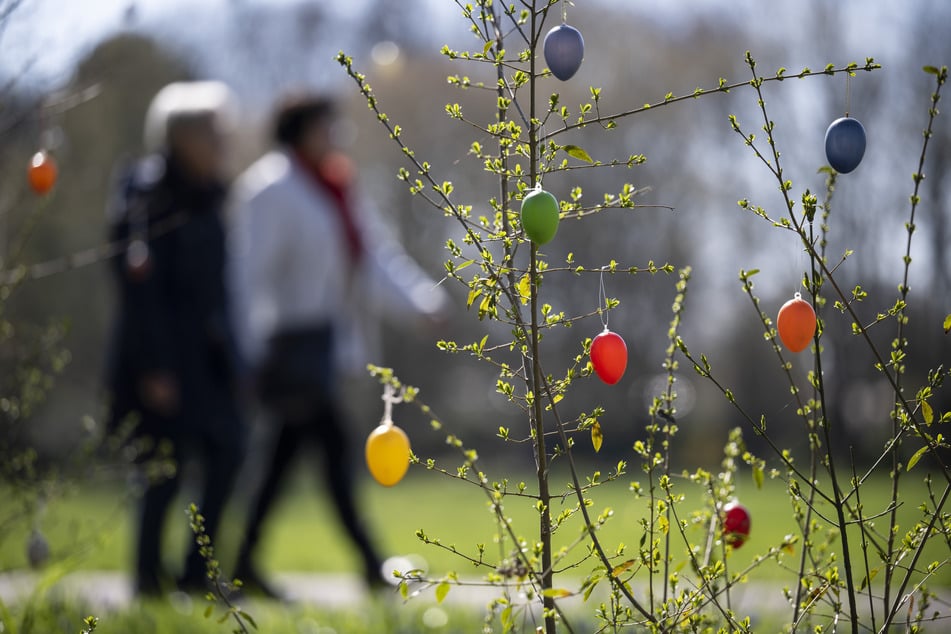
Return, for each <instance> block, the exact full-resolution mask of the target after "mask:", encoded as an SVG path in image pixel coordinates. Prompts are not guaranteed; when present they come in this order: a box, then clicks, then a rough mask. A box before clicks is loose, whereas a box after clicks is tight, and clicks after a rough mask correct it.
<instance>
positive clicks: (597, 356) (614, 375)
mask: <svg viewBox="0 0 951 634" xmlns="http://www.w3.org/2000/svg"><path fill="white" fill-rule="evenodd" d="M591 365H592V366H594V371H595V372H596V373H597V375H598V378H600V379H601V380H602V381H604V382H605V383H607V384H608V385H614V384H615V383H617V382H618V381H620V380H621V377H622V376H624V370H626V369H627V344H625V343H624V340H623V339H621V335H619V334H617V333H616V332H611V331H610V330H608V327H607V326H605V327H604V331H603V332H602V333H601V334H599V335H598V336H597V337H595V338H594V340H593V341H592V342H591Z"/></svg>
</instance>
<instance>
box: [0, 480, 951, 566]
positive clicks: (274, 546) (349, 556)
mask: <svg viewBox="0 0 951 634" xmlns="http://www.w3.org/2000/svg"><path fill="white" fill-rule="evenodd" d="M923 475H924V473H921V474H912V475H911V476H909V477H907V480H906V482H905V484H906V485H908V486H909V489H911V488H913V489H914V494H912V493H911V492H910V491H909V492H906V493H904V494H903V499H902V506H901V507H900V509H899V517H900V519H901V527H902V532H904V530H907V529H908V528H910V527H911V521H912V519H913V518H916V517H917V516H919V512H918V510H917V509H916V506H917V505H918V504H919V503H920V502H921V501H923V500H924V498H925V489H924V486H923V485H918V484H917V483H919V482H920V481H921V478H922V477H923ZM524 477H525V480H526V481H527V482H530V480H529V478H528V476H527V475H525V476H524ZM633 478H634V476H633V475H629V476H627V477H626V478H623V479H621V480H619V481H616V482H612V483H608V484H606V485H604V486H602V487H599V488H597V489H595V490H593V491H592V492H591V494H590V498H591V499H592V500H593V505H592V506H591V507H590V512H591V514H592V516H593V517H597V516H598V515H599V514H601V512H602V511H604V509H606V508H611V509H612V510H613V516H612V517H611V519H610V520H609V521H608V523H607V524H606V526H605V527H604V528H603V529H602V531H601V533H600V536H601V539H602V541H603V544H604V546H605V549H606V550H607V551H608V552H611V553H613V552H614V551H615V550H616V549H617V547H618V546H619V545H620V544H625V545H626V551H625V555H624V558H625V559H626V558H634V557H636V556H637V553H636V551H637V547H638V541H639V539H640V536H641V534H642V529H641V525H640V522H641V518H642V517H643V516H644V513H645V508H646V506H647V499H646V498H644V497H642V498H637V497H635V496H634V494H633V493H631V492H630V490H629V486H628V485H629V483H630V481H631V480H632V479H633ZM562 479H563V478H559V477H558V476H555V477H554V481H553V485H554V484H556V483H559V482H560V481H561V480H562ZM516 482H517V481H516ZM565 482H567V480H566V479H565ZM913 482H914V483H915V486H914V487H912V486H911V485H912V484H913ZM642 484H643V482H642ZM675 486H676V488H677V490H682V491H683V493H684V494H685V495H686V496H687V498H686V501H685V502H684V504H683V505H681V506H678V507H677V508H678V513H679V514H680V517H681V519H688V518H689V514H690V512H691V511H693V510H700V509H702V504H703V500H702V498H701V495H700V491H699V489H698V488H697V487H696V486H695V485H693V484H690V483H689V482H687V481H685V480H682V479H677V481H676V484H675ZM737 489H738V497H739V498H740V500H741V501H742V503H743V504H744V505H745V506H746V507H747V508H748V509H749V510H750V512H751V514H752V518H753V524H752V532H751V535H750V538H749V540H748V542H747V543H746V544H745V545H744V546H743V547H742V548H741V549H738V550H735V551H733V552H732V554H731V555H730V557H729V558H728V565H729V568H730V570H731V571H739V570H741V569H743V568H744V567H745V566H747V565H749V563H750V561H751V560H752V559H753V558H754V557H755V556H756V555H758V554H761V553H763V552H765V551H766V550H768V549H769V548H770V547H771V546H778V545H780V544H781V543H782V542H783V540H784V537H785V536H786V535H788V534H792V535H796V536H798V533H797V531H796V527H795V523H794V521H793V517H792V510H791V507H790V502H789V498H788V495H787V493H786V490H785V486H784V485H783V483H782V482H779V481H769V480H767V481H766V482H765V484H764V486H763V488H762V489H758V488H756V486H755V485H754V484H753V482H752V479H751V478H745V479H741V481H740V482H739V483H738V485H737ZM186 490H187V489H186ZM529 490H531V489H530V488H529ZM888 493H889V490H888V481H887V480H886V479H884V478H882V479H873V480H871V481H870V482H869V483H867V484H866V485H865V487H864V488H863V489H862V501H863V504H864V507H865V512H866V514H868V515H872V514H876V513H879V512H881V511H883V510H884V509H885V508H886V507H887V503H888ZM360 497H361V502H362V508H363V509H364V511H365V514H366V518H367V522H368V525H369V526H370V528H371V531H372V533H373V535H374V536H375V538H376V539H377V541H378V543H379V546H380V551H381V553H382V554H383V555H384V556H389V555H396V554H400V555H406V554H410V553H416V554H420V555H422V556H423V557H424V558H425V559H426V560H427V561H428V563H429V569H430V572H431V573H432V574H433V575H437V576H441V575H442V574H444V573H446V572H448V571H450V570H452V571H456V572H458V573H459V574H461V575H463V576H472V575H480V574H483V573H484V572H485V570H484V569H483V570H482V571H479V570H477V569H476V567H475V566H473V565H472V564H471V563H468V562H466V561H464V560H463V559H461V558H459V557H457V556H456V555H454V554H452V553H451V552H449V551H448V550H446V549H444V548H439V547H436V546H432V545H426V544H423V543H421V542H420V540H419V539H418V538H417V537H416V532H417V531H418V530H420V529H422V530H424V531H425V533H426V535H427V536H428V537H429V538H430V539H438V540H439V541H440V542H441V543H442V544H443V545H444V546H455V547H456V548H457V549H458V550H460V551H461V552H463V553H466V554H468V555H470V556H472V557H477V556H478V548H477V545H478V544H483V545H484V547H485V553H486V555H485V559H486V560H487V561H489V562H490V563H493V564H494V563H495V562H496V561H498V560H499V559H500V557H505V556H507V555H509V554H510V551H511V542H507V543H505V544H504V545H502V546H501V547H500V545H499V543H498V540H497V539H496V535H497V533H498V530H499V527H498V523H497V522H496V520H495V518H494V516H493V514H492V513H491V512H490V508H489V505H488V502H487V499H486V497H485V494H484V493H483V492H482V491H481V490H480V489H479V488H477V487H475V486H472V485H468V484H465V483H461V482H458V481H453V480H450V479H449V478H447V477H445V476H440V475H436V474H432V473H425V472H423V471H422V469H421V468H414V469H413V470H411V475H410V476H408V477H407V479H406V480H404V481H403V482H402V483H400V484H399V485H397V486H396V487H393V488H389V489H386V488H383V487H380V486H378V485H376V484H374V483H372V482H371V481H369V480H364V481H362V483H361V486H360ZM191 500H192V498H191V497H188V496H187V494H185V495H183V497H182V498H181V499H180V500H178V501H176V503H175V506H174V507H173V513H171V517H170V521H169V525H168V526H167V527H166V528H167V539H168V543H169V549H168V553H167V563H168V565H169V568H170V569H171V570H172V571H174V570H175V565H176V562H179V561H181V558H182V553H183V551H184V549H185V548H186V546H187V545H188V544H189V542H190V535H189V534H188V528H187V521H186V517H185V512H184V509H185V506H186V504H187V503H188V502H190V501H191ZM243 502H246V500H245V499H243V498H242V496H241V495H240V493H239V494H238V495H237V496H236V500H235V503H234V504H233V505H232V508H231V509H230V510H229V512H228V516H227V518H226V522H225V530H224V532H223V534H222V536H221V537H220V539H219V543H218V545H217V546H218V552H219V555H220V559H221V560H222V563H223V565H224V567H225V570H226V571H227V570H229V569H230V565H229V564H230V563H231V560H232V557H233V555H234V552H235V551H236V549H237V542H238V539H239V535H240V531H241V526H242V524H243V521H242V520H243V515H244V511H243V508H241V506H242V503H243ZM575 504H576V500H575V499H574V498H573V497H571V496H569V497H567V498H565V499H564V500H561V499H558V500H557V501H555V502H553V515H556V516H557V514H558V513H560V512H561V511H562V510H563V509H564V508H566V507H574V506H575ZM825 511H828V508H826V509H825ZM505 512H506V515H507V516H508V517H510V518H511V520H512V524H513V526H514V527H515V530H516V532H517V533H518V534H519V535H520V536H525V537H527V538H529V539H530V536H531V535H537V530H538V527H537V514H536V513H535V511H534V507H533V503H532V500H531V499H528V498H519V497H509V498H506V502H505ZM134 513H135V501H134V500H133V499H131V498H129V497H128V496H127V495H125V494H124V493H123V490H122V489H121V488H120V487H111V488H109V487H105V488H104V487H99V488H94V489H93V488H83V489H80V490H79V491H78V492H77V493H76V494H75V495H72V496H69V497H66V498H64V499H61V500H55V501H54V502H52V503H51V504H50V506H49V509H48V510H47V512H46V513H45V515H44V516H43V519H42V522H41V526H42V527H43V530H44V532H45V533H46V536H47V538H48V540H49V542H50V545H51V547H52V552H53V555H54V558H55V557H57V556H63V555H66V554H70V553H76V552H77V551H78V552H79V553H80V554H81V556H80V557H78V558H76V561H77V562H78V566H79V567H81V568H86V569H97V570H103V569H104V570H111V569H121V570H127V569H129V568H130V562H131V554H132V543H131V542H132V525H133V520H134ZM885 521H886V519H885V518H880V519H878V520H877V521H876V522H877V524H879V525H880V526H884V524H885ZM24 524H25V523H24ZM581 527H582V523H581V521H580V515H576V517H575V518H572V519H571V520H569V521H568V522H567V523H566V524H565V525H564V526H563V527H562V529H561V530H560V531H559V532H558V533H557V534H556V545H557V546H558V547H561V546H567V545H569V544H572V543H573V542H575V540H576V538H577V537H578V535H579V532H580V531H581ZM689 531H690V532H689V536H690V537H691V539H692V541H693V542H694V543H702V542H703V541H705V536H704V532H703V529H702V528H701V527H699V526H698V527H691V528H690V529H689ZM850 537H851V538H852V542H851V550H852V552H853V553H854V554H855V555H856V556H857V557H858V556H859V555H860V550H859V547H860V535H859V533H858V531H852V532H850ZM26 539H27V534H26V527H25V526H23V527H20V528H18V529H17V530H16V531H13V532H12V533H9V534H7V535H5V536H4V539H3V541H2V542H0V567H2V569H7V570H8V569H11V568H13V569H15V568H23V567H25V566H26V552H25V551H26V548H25V543H26ZM671 545H672V548H673V554H674V556H675V559H677V560H678V561H683V560H684V559H685V557H684V554H685V553H686V550H685V546H684V544H683V541H682V539H681V538H680V536H679V534H677V533H676V532H675V531H672V532H671ZM832 548H833V549H837V548H839V544H838V542H835V543H834V544H833V545H832ZM574 552H575V554H574V556H569V557H568V559H567V560H566V561H569V562H570V561H573V560H577V559H578V558H580V557H581V556H582V555H583V554H584V547H583V546H582V547H580V548H578V549H577V550H576V551H574ZM717 552H719V551H717ZM799 552H800V551H799V547H798V544H797V545H796V547H795V548H794V549H793V552H792V553H791V554H786V555H784V556H783V560H782V566H785V567H789V568H794V567H796V566H797V565H798V560H799ZM259 555H260V562H259V563H260V565H261V567H262V568H263V569H264V570H266V571H270V572H276V571H285V570H286V571H313V572H347V571H355V570H358V569H359V564H358V561H357V559H356V554H355V552H354V551H353V549H352V548H351V545H350V544H349V542H348V541H347V539H346V536H345V534H344V533H343V531H342V529H341V528H340V526H339V523H338V521H337V518H336V515H335V514H334V512H333V509H332V507H331V504H330V501H329V499H328V497H327V495H326V494H325V492H324V490H323V488H322V487H321V486H320V484H319V478H318V475H317V474H316V473H310V472H309V471H307V470H306V469H300V470H298V472H297V473H296V474H295V476H294V479H293V483H292V486H291V487H290V488H289V490H288V491H287V492H286V494H285V495H284V496H283V497H282V498H281V500H280V502H279V503H278V504H277V506H276V507H275V511H274V514H273V516H272V517H271V518H270V521H269V523H268V525H267V530H266V533H265V536H264V540H263V542H262V544H261V550H260V553H259ZM946 557H947V552H946V544H945V543H944V542H943V541H938V540H934V541H933V543H932V544H931V545H929V548H928V550H927V551H926V553H925V557H924V558H923V559H922V562H923V563H924V564H925V565H926V563H927V562H928V561H931V560H935V559H937V560H943V559H945V558H946ZM839 559H840V561H841V558H839ZM870 561H871V564H872V565H873V566H874V565H876V563H877V561H878V558H877V556H875V555H874V554H873V553H871V552H870ZM854 565H856V566H860V567H861V565H862V564H861V560H860V559H856V561H855V564H854ZM782 566H780V565H777V564H776V563H774V562H767V563H765V564H763V565H762V566H761V567H760V568H759V570H758V571H757V572H756V574H755V578H756V579H764V580H770V581H774V582H783V583H790V584H791V583H794V581H795V577H794V575H792V574H790V573H789V572H788V571H785V570H783V567H782ZM593 567H594V566H593V562H592V563H588V562H585V563H582V564H581V565H580V566H579V567H578V568H577V569H574V570H572V571H569V573H568V576H569V577H576V578H577V577H583V576H584V575H586V574H587V573H588V572H589V571H590V569H592V568H593ZM860 569H861V568H860ZM860 576H864V569H863V573H861V574H860ZM938 580H939V581H941V582H942V583H944V584H949V583H951V575H949V574H947V573H943V574H941V576H939V577H938Z"/></svg>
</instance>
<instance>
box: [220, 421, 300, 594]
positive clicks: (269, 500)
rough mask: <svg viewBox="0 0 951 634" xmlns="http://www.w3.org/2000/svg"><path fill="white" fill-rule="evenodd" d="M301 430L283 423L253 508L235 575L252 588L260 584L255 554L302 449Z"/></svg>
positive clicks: (249, 515) (239, 553) (239, 552)
mask: <svg viewBox="0 0 951 634" xmlns="http://www.w3.org/2000/svg"><path fill="white" fill-rule="evenodd" d="M301 441H302V434H301V427H299V426H296V425H290V424H286V423H281V426H280V429H279V431H278V437H277V444H276V445H275V447H274V451H273V454H272V456H271V459H270V461H269V463H268V466H267V471H266V474H265V477H264V482H263V484H262V485H261V489H260V491H259V492H258V496H257V499H256V500H255V502H254V503H253V504H252V506H251V510H250V512H249V514H248V519H247V523H246V526H245V533H244V541H243V542H242V545H241V549H240V550H239V551H238V561H237V564H236V568H235V575H236V576H237V577H238V578H239V579H241V581H243V582H244V583H245V585H248V583H249V582H252V583H257V584H258V585H263V584H260V583H259V582H260V581H261V579H260V576H259V575H258V574H257V572H256V570H255V567H254V551H255V549H256V547H257V545H258V540H259V539H260V537H261V527H262V525H263V523H264V520H265V519H266V517H267V515H268V513H269V512H270V510H271V507H272V506H273V505H274V502H275V501H276V500H277V495H278V492H279V489H280V487H281V485H282V483H283V481H284V479H285V476H286V475H287V472H288V467H289V466H290V464H291V461H292V460H293V458H294V456H295V455H296V454H297V450H298V448H299V447H300V445H301Z"/></svg>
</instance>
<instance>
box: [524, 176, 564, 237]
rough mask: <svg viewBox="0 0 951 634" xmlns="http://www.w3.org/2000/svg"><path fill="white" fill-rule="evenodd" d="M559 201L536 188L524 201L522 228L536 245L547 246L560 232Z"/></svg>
mask: <svg viewBox="0 0 951 634" xmlns="http://www.w3.org/2000/svg"><path fill="white" fill-rule="evenodd" d="M558 214H559V208H558V200H557V199H556V198H555V197H554V196H552V195H551V194H550V193H548V192H546V191H545V190H544V189H539V188H536V189H534V190H533V191H532V192H531V193H529V194H527V195H526V196H525V198H523V199H522V228H523V229H524V230H525V235H527V236H528V237H529V238H530V239H531V240H532V242H534V243H535V244H546V243H548V242H551V240H552V238H554V237H555V234H556V233H557V232H558Z"/></svg>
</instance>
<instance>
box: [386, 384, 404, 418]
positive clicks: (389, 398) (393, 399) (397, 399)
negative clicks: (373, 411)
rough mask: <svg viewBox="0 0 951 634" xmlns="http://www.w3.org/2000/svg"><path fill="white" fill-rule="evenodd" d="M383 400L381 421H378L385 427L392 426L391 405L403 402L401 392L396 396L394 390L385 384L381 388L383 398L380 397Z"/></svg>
mask: <svg viewBox="0 0 951 634" xmlns="http://www.w3.org/2000/svg"><path fill="white" fill-rule="evenodd" d="M380 398H381V399H382V400H383V419H382V420H381V421H380V424H381V425H386V426H387V427H392V426H393V405H394V404H398V403H402V402H403V400H404V399H403V394H402V392H401V393H400V394H399V395H397V394H396V388H394V387H393V386H392V385H390V384H389V383H387V384H386V385H384V386H383V396H381V397H380Z"/></svg>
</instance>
